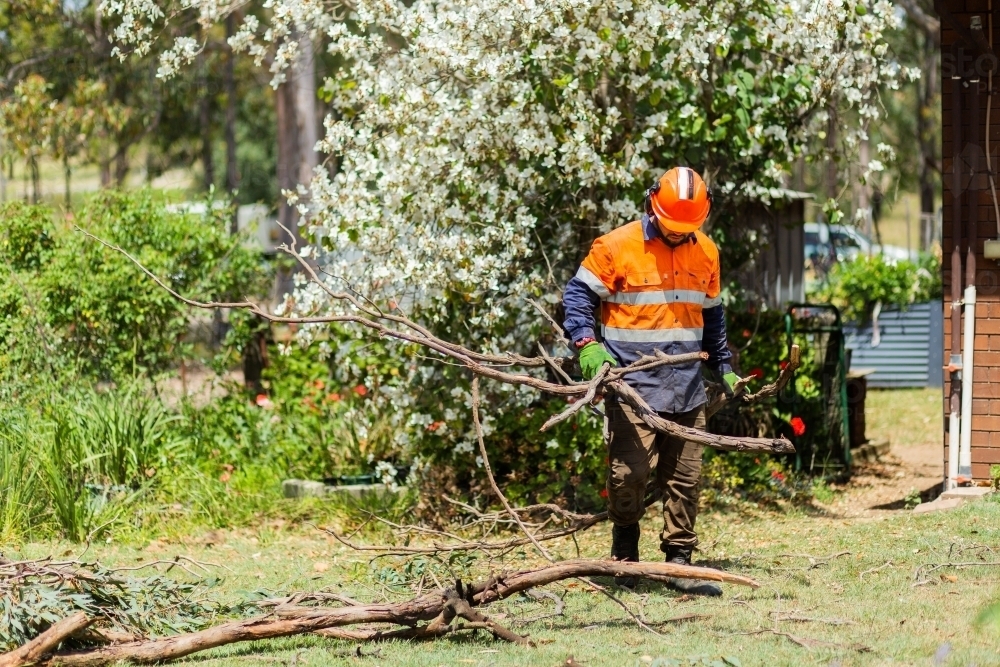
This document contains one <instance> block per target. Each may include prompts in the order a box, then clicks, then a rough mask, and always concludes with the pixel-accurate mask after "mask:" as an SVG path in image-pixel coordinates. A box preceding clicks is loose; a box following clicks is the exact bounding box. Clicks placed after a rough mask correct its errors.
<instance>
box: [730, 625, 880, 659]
mask: <svg viewBox="0 0 1000 667" xmlns="http://www.w3.org/2000/svg"><path fill="white" fill-rule="evenodd" d="M737 634H740V635H764V634H770V635H775V636H777V637H784V638H785V639H787V640H788V641H790V642H792V643H793V644H796V645H798V646H801V647H802V648H804V649H808V650H810V651H811V650H812V649H814V648H833V649H845V648H846V649H850V650H852V651H857V652H858V653H869V652H870V651H871V648H870V647H868V646H865V645H864V644H838V643H836V642H827V641H823V640H821V639H810V638H809V637H797V636H796V635H793V634H791V633H790V632H783V631H781V630H775V629H773V628H767V629H764V630H752V631H750V632H739V633H737Z"/></svg>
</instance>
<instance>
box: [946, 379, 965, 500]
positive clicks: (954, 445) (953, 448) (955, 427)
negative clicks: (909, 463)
mask: <svg viewBox="0 0 1000 667" xmlns="http://www.w3.org/2000/svg"><path fill="white" fill-rule="evenodd" d="M957 375H959V376H961V375H962V371H959V372H958V373H957ZM951 377H952V379H951V381H952V382H957V381H958V379H957V378H956V377H955V375H954V374H953V375H952V376H951ZM959 409H960V408H959V406H957V405H956V406H955V407H954V409H952V411H951V412H950V413H949V414H948V488H949V489H954V488H955V487H956V486H958V450H959V447H960V445H959V439H960V435H959V429H960V428H961V427H960V426H959V419H958V411H959Z"/></svg>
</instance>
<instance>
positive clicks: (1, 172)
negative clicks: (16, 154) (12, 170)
mask: <svg viewBox="0 0 1000 667" xmlns="http://www.w3.org/2000/svg"><path fill="white" fill-rule="evenodd" d="M2 145H3V144H2V142H0V146H2ZM7 161H9V156H7V155H6V154H4V153H0V202H4V201H7V171H6V169H7V165H6V162H7Z"/></svg>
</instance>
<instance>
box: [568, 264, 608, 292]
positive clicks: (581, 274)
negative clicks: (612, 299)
mask: <svg viewBox="0 0 1000 667" xmlns="http://www.w3.org/2000/svg"><path fill="white" fill-rule="evenodd" d="M576 277H577V280H581V281H583V283H584V284H585V285H586V286H587V287H589V288H590V289H591V290H592V291H593V292H594V294H596V295H597V296H599V297H601V298H602V299H607V298H608V297H609V296H611V290H609V289H608V288H607V287H606V286H605V285H604V283H602V282H601V279H600V278H598V277H597V276H595V275H594V274H593V273H592V272H591V271H590V270H589V269H587V268H585V267H583V266H581V267H580V270H579V271H577V272H576Z"/></svg>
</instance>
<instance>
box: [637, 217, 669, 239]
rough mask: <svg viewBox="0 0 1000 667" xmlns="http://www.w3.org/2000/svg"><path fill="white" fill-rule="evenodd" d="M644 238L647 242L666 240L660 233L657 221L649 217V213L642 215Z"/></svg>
mask: <svg viewBox="0 0 1000 667" xmlns="http://www.w3.org/2000/svg"><path fill="white" fill-rule="evenodd" d="M642 238H643V240H646V241H652V240H653V239H660V240H661V241H663V240H665V239H664V238H663V234H662V233H661V232H660V226H659V225H658V224H656V221H655V220H653V219H652V218H651V217H649V214H648V213H643V214H642Z"/></svg>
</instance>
